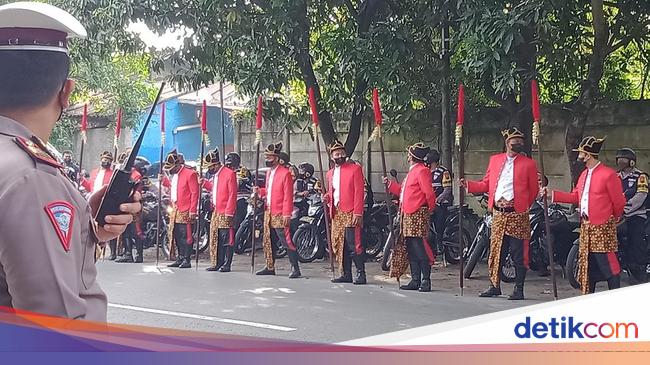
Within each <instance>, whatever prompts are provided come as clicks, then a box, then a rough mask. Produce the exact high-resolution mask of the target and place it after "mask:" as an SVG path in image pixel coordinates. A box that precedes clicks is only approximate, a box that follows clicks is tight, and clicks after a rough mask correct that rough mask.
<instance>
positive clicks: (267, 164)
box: [264, 160, 275, 167]
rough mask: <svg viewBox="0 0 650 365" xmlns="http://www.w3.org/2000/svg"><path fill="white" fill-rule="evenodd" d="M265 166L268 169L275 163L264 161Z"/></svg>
mask: <svg viewBox="0 0 650 365" xmlns="http://www.w3.org/2000/svg"><path fill="white" fill-rule="evenodd" d="M264 164H265V165H266V167H273V166H274V165H275V161H273V160H271V161H269V160H264Z"/></svg>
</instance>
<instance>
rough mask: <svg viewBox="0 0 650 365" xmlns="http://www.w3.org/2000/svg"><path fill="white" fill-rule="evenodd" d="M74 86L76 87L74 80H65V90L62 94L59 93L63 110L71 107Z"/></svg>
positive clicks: (63, 89) (62, 90)
mask: <svg viewBox="0 0 650 365" xmlns="http://www.w3.org/2000/svg"><path fill="white" fill-rule="evenodd" d="M74 86H75V81H74V80H71V79H67V80H65V83H64V84H63V88H62V89H61V92H60V93H59V103H60V104H61V107H62V108H63V109H65V108H67V107H69V106H70V96H71V95H72V92H73V91H74Z"/></svg>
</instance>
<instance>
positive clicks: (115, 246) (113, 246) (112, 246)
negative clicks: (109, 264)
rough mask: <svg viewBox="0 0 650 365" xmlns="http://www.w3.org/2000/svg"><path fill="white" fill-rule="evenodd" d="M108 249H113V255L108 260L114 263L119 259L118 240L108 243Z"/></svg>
mask: <svg viewBox="0 0 650 365" xmlns="http://www.w3.org/2000/svg"><path fill="white" fill-rule="evenodd" d="M108 247H109V248H110V249H111V255H110V256H109V257H108V259H109V260H111V261H113V260H115V259H116V258H117V240H116V239H115V240H110V241H109V242H108Z"/></svg>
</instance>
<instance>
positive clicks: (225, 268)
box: [219, 246, 235, 272]
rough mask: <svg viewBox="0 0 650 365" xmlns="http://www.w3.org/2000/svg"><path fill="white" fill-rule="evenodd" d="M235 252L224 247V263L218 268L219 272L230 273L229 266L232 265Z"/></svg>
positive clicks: (231, 248) (230, 247) (228, 247)
mask: <svg viewBox="0 0 650 365" xmlns="http://www.w3.org/2000/svg"><path fill="white" fill-rule="evenodd" d="M234 253H235V250H234V248H233V247H232V246H226V262H225V263H224V264H223V266H221V267H220V268H219V272H230V265H232V255H233V254H234Z"/></svg>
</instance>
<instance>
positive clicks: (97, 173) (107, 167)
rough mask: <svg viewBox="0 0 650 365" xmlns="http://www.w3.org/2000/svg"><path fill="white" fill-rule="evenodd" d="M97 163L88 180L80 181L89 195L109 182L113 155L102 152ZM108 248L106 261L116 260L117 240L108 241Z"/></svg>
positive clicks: (111, 175)
mask: <svg viewBox="0 0 650 365" xmlns="http://www.w3.org/2000/svg"><path fill="white" fill-rule="evenodd" d="M99 163H100V167H98V168H96V169H93V170H92V171H91V172H90V179H88V180H86V178H82V179H81V186H83V188H84V189H86V191H87V192H89V193H94V192H96V191H97V190H99V189H101V188H102V187H103V186H104V185H108V183H110V182H111V177H113V154H112V153H110V152H108V151H104V152H102V153H101V154H100V155H99ZM80 168H81V167H80ZM108 247H110V249H111V255H110V256H109V257H108V259H109V260H115V259H116V258H117V239H114V240H110V241H109V242H108Z"/></svg>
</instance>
